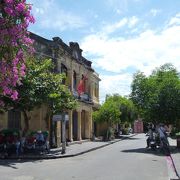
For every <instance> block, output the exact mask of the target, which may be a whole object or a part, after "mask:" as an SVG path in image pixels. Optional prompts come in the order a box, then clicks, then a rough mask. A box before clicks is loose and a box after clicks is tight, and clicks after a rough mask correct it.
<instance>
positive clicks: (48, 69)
mask: <svg viewBox="0 0 180 180" xmlns="http://www.w3.org/2000/svg"><path fill="white" fill-rule="evenodd" d="M26 67H27V71H26V76H25V77H24V78H23V79H22V84H21V85H19V86H18V87H17V91H18V92H19V99H18V100H17V101H12V100H11V99H10V98H7V97H3V98H4V102H5V104H6V108H7V109H8V108H14V109H18V110H20V111H22V112H23V113H26V115H25V116H27V112H29V111H31V110H33V109H34V108H35V107H38V106H40V105H42V104H45V105H47V106H48V107H49V114H54V113H57V112H60V111H61V112H62V111H65V110H70V109H73V108H74V107H75V106H76V100H75V99H74V97H73V96H72V95H71V92H70V91H69V89H68V88H67V87H66V86H65V85H63V84H62V80H63V79H64V78H65V76H64V75H62V74H55V73H54V72H53V69H54V66H53V63H52V61H51V60H49V59H45V60H42V59H28V60H27V61H26ZM25 118H27V117H25Z"/></svg>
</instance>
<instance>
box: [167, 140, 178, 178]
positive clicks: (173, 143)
mask: <svg viewBox="0 0 180 180" xmlns="http://www.w3.org/2000/svg"><path fill="white" fill-rule="evenodd" d="M168 140H169V143H170V146H171V157H172V159H173V163H174V166H175V170H176V172H177V174H178V176H179V178H180V149H178V148H177V143H176V139H171V138H169V139H168Z"/></svg>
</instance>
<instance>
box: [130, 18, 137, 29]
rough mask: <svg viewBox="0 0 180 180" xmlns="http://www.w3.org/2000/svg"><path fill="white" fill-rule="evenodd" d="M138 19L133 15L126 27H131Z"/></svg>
mask: <svg viewBox="0 0 180 180" xmlns="http://www.w3.org/2000/svg"><path fill="white" fill-rule="evenodd" d="M138 21H139V19H138V18H137V17H136V16H133V17H131V18H130V19H129V24H128V27H129V28H132V27H133V26H135V25H136V24H137V23H138Z"/></svg>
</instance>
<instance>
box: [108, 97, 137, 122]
mask: <svg viewBox="0 0 180 180" xmlns="http://www.w3.org/2000/svg"><path fill="white" fill-rule="evenodd" d="M106 99H107V100H111V101H113V102H114V103H116V105H117V107H118V108H119V111H120V113H121V115H120V121H121V123H125V122H129V123H131V122H133V121H134V119H135V118H136V108H135V106H134V104H133V102H132V101H131V100H130V99H128V98H127V97H122V96H120V95H119V94H114V95H112V96H107V98H106Z"/></svg>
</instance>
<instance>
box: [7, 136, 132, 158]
mask: <svg viewBox="0 0 180 180" xmlns="http://www.w3.org/2000/svg"><path fill="white" fill-rule="evenodd" d="M132 136H135V134H130V135H123V136H121V137H120V138H119V139H114V140H112V141H100V140H95V141H89V140H85V141H82V142H79V141H78V142H73V143H72V144H71V143H70V145H68V146H66V153H65V154H61V152H62V148H61V147H60V148H55V149H51V150H50V153H49V154H22V155H19V156H16V155H11V156H10V157H8V158H7V159H56V158H66V157H73V156H77V155H80V154H84V153H87V152H90V151H94V150H96V149H99V148H103V147H105V146H108V145H110V144H113V143H116V142H119V141H122V140H123V139H126V138H129V137H132Z"/></svg>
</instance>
